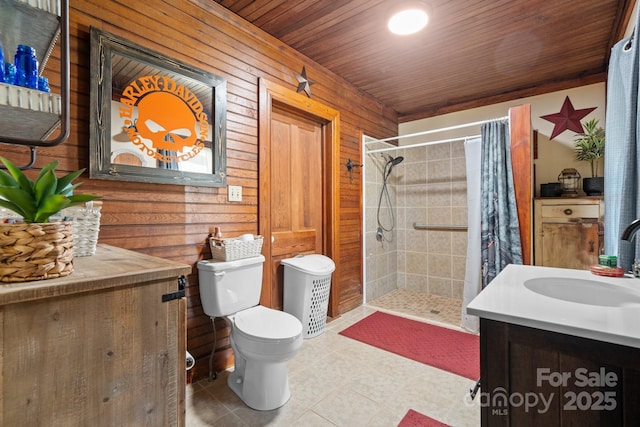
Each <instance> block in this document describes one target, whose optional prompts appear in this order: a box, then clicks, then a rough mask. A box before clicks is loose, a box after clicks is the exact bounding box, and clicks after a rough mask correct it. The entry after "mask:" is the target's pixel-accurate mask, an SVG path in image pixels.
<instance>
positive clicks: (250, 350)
mask: <svg viewBox="0 0 640 427" xmlns="http://www.w3.org/2000/svg"><path fill="white" fill-rule="evenodd" d="M263 263H264V256H262V255H259V256H257V257H252V258H245V259H239V260H236V261H226V262H222V261H215V260H204V261H200V262H198V275H199V282H200V299H201V301H202V307H203V308H204V312H205V313H206V314H207V315H208V316H210V317H212V318H214V317H223V316H227V317H228V318H229V320H230V321H231V340H230V341H231V347H232V348H233V353H234V358H235V369H234V371H233V373H231V375H230V376H229V378H228V381H227V383H228V384H229V387H230V388H231V390H233V391H234V392H235V393H236V394H237V395H238V397H240V399H242V401H243V402H244V403H246V404H247V406H249V407H251V408H253V409H257V410H261V411H268V410H271V409H276V408H279V407H280V406H282V405H284V404H285V403H287V401H288V400H289V397H290V396H291V391H290V390H289V375H288V370H287V361H288V360H290V359H291V358H292V357H293V356H295V355H296V353H297V352H298V351H299V350H300V347H301V346H302V341H303V337H302V323H300V321H299V320H298V319H297V318H296V317H295V316H293V315H291V314H289V313H285V312H283V311H279V310H273V309H270V308H267V307H263V306H261V305H258V303H259V302H260V293H261V291H262V264H263Z"/></svg>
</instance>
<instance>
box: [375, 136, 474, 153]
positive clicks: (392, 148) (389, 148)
mask: <svg viewBox="0 0 640 427" xmlns="http://www.w3.org/2000/svg"><path fill="white" fill-rule="evenodd" d="M481 136H482V135H470V136H461V137H458V138H448V139H440V140H438V141H430V142H418V143H416V144H409V145H398V146H396V145H392V146H390V147H387V148H378V149H376V150H367V154H373V153H382V152H384V151H389V150H404V149H405V148H415V147H424V146H427V145H435V144H443V143H445V142H453V141H461V140H463V139H464V140H465V141H466V140H467V139H473V138H480V137H481Z"/></svg>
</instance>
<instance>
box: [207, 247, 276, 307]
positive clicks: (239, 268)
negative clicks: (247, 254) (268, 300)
mask: <svg viewBox="0 0 640 427" xmlns="http://www.w3.org/2000/svg"><path fill="white" fill-rule="evenodd" d="M263 263H264V256H262V255H259V256H256V257H251V258H243V259H239V260H235V261H216V260H203V261H199V262H198V278H199V284H200V300H201V301H202V308H203V309H204V312H205V313H206V314H207V315H208V316H210V317H221V316H229V315H231V314H235V313H237V312H239V311H241V310H244V309H247V308H250V307H254V306H256V305H258V304H259V303H260V293H261V292H262V264H263Z"/></svg>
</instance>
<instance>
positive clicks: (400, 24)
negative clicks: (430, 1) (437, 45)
mask: <svg viewBox="0 0 640 427" xmlns="http://www.w3.org/2000/svg"><path fill="white" fill-rule="evenodd" d="M428 22H429V14H428V13H427V9H426V7H424V6H423V5H416V4H413V5H407V6H404V7H401V8H399V9H396V10H395V12H394V13H393V14H392V15H391V18H389V21H388V22H387V27H388V28H389V31H391V32H392V33H393V34H398V35H401V36H406V35H409V34H414V33H417V32H418V31H420V30H422V29H423V28H424V27H426V26H427V23H428Z"/></svg>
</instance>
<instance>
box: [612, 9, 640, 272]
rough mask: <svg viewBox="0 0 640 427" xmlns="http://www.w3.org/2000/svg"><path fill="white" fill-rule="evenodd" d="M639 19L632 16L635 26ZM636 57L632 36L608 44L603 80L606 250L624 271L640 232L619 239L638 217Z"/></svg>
mask: <svg viewBox="0 0 640 427" xmlns="http://www.w3.org/2000/svg"><path fill="white" fill-rule="evenodd" d="M638 19H640V15H639V16H638ZM639 22H640V21H636V31H637V30H638V23H639ZM634 33H635V32H634ZM639 58H640V46H639V44H638V41H637V40H636V39H634V36H631V37H630V38H626V39H623V40H621V41H619V42H618V43H617V44H616V45H615V46H613V48H612V49H611V59H610V61H609V76H608V81H607V112H606V124H607V143H606V145H605V156H604V170H605V186H604V205H605V209H606V214H605V220H604V242H605V244H604V250H605V253H606V254H608V255H617V256H618V266H619V267H622V268H624V269H625V271H629V270H630V269H631V265H632V263H633V261H634V259H636V258H639V257H640V236H636V238H635V239H634V240H632V242H626V241H621V240H620V235H621V234H622V231H623V230H624V228H625V227H626V226H627V225H629V223H630V222H631V221H633V220H634V219H636V218H640V198H639V197H638V196H639V194H638V193H639V190H640V183H639V182H638V180H639V176H638V160H640V145H639V144H638V138H639V135H638V132H639V131H640V129H639V127H638V119H639V115H640V111H639V110H638V95H639V87H638V73H639V72H640V67H639V66H638V60H639Z"/></svg>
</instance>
